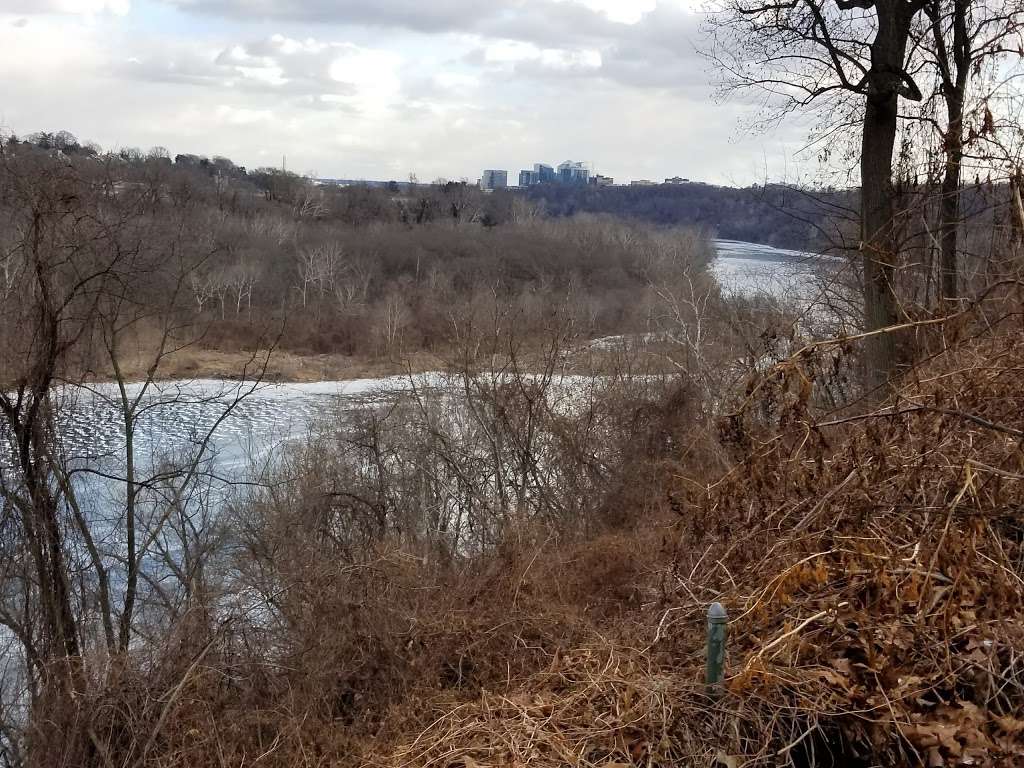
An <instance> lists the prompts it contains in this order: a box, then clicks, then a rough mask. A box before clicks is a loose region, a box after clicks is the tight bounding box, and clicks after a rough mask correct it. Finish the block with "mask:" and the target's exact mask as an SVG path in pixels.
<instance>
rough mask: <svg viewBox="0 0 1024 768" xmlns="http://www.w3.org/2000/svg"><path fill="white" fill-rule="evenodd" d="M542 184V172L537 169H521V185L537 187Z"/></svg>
mask: <svg viewBox="0 0 1024 768" xmlns="http://www.w3.org/2000/svg"><path fill="white" fill-rule="evenodd" d="M538 184H540V174H539V173H538V172H537V171H520V172H519V186H520V187H535V186H537V185H538Z"/></svg>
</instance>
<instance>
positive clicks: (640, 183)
mask: <svg viewBox="0 0 1024 768" xmlns="http://www.w3.org/2000/svg"><path fill="white" fill-rule="evenodd" d="M629 186H631V187H656V186H658V182H656V181H650V180H649V179H637V180H636V181H631V182H629Z"/></svg>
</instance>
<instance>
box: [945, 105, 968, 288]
mask: <svg viewBox="0 0 1024 768" xmlns="http://www.w3.org/2000/svg"><path fill="white" fill-rule="evenodd" d="M946 105H947V110H948V113H949V127H948V128H947V134H946V171H945V175H944V176H943V179H942V201H941V203H940V206H939V232H940V247H941V249H942V259H941V271H942V298H944V299H956V298H958V297H959V295H960V287H959V266H958V264H957V246H958V245H959V233H960V182H961V168H962V163H963V157H964V137H963V111H964V107H963V98H962V97H961V95H960V94H948V95H947V96H946Z"/></svg>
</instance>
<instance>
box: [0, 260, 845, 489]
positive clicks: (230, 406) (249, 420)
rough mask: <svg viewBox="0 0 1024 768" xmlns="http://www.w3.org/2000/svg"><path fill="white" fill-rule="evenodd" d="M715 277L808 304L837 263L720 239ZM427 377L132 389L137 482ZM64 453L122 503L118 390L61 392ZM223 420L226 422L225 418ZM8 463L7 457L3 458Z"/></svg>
mask: <svg viewBox="0 0 1024 768" xmlns="http://www.w3.org/2000/svg"><path fill="white" fill-rule="evenodd" d="M716 245H717V247H718V251H719V257H718V259H717V260H716V261H715V263H714V265H713V272H714V274H715V275H716V277H717V278H718V280H719V281H720V282H721V284H722V286H723V288H724V289H725V290H726V291H735V292H738V293H740V294H747V295H749V294H753V293H758V292H767V293H768V294H770V295H774V296H776V297H780V298H787V299H795V300H798V301H800V300H804V301H810V296H811V295H812V294H814V293H815V291H817V288H818V283H817V275H819V274H820V272H821V270H822V268H823V266H825V267H831V268H833V269H834V266H835V265H834V260H828V259H824V258H822V257H815V256H812V255H809V254H804V253H798V252H795V251H783V250H778V249H775V248H771V247H769V246H763V245H755V244H750V243H739V242H735V241H727V240H721V241H718V242H717V243H716ZM621 341H622V337H609V338H607V339H599V340H596V341H594V342H591V344H590V346H591V348H598V347H601V346H614V345H617V344H619V343H620V342H621ZM437 383H438V377H437V376H436V375H431V374H425V375H422V376H419V377H415V378H414V379H413V380H410V379H409V378H408V377H407V376H396V377H390V378H376V379H358V380H352V381H334V382H319V383H315V384H259V385H253V384H251V383H249V384H240V383H237V382H224V381H216V380H193V381H178V382H156V383H154V384H152V385H150V386H149V387H148V388H147V389H146V390H145V391H143V390H142V387H141V385H138V384H135V385H130V386H129V387H128V391H127V394H128V397H129V398H132V399H134V398H136V397H139V396H140V394H141V395H142V397H141V400H140V406H139V409H138V411H139V416H138V418H137V420H136V423H135V451H134V453H135V459H136V463H137V466H138V468H139V472H140V475H141V476H152V475H155V474H159V473H160V472H161V471H162V467H165V466H167V465H168V464H170V463H175V464H178V465H180V464H182V463H185V464H187V463H189V462H190V461H191V460H192V459H194V457H196V456H197V455H199V454H200V453H202V454H203V456H204V457H205V462H204V464H203V466H202V474H203V476H204V477H205V478H207V480H208V481H209V483H210V484H211V485H213V486H218V487H221V488H224V487H227V486H229V485H230V484H231V482H232V481H233V480H237V479H238V478H241V477H244V476H248V475H251V474H252V470H253V469H254V467H253V462H254V461H259V460H264V461H265V460H267V457H269V456H272V455H273V454H274V453H275V452H276V451H277V450H278V449H279V448H280V447H282V446H284V445H288V444H291V443H295V442H301V441H302V440H304V439H305V438H306V436H307V435H308V433H309V428H310V426H311V424H312V423H313V421H314V420H315V419H317V418H322V417H325V416H328V415H332V414H343V413H346V412H349V413H351V412H352V411H353V410H356V409H359V408H364V407H367V406H369V405H372V404H374V403H378V402H380V401H381V399H382V398H385V397H387V396H388V395H389V394H394V393H396V392H400V391H404V390H408V389H409V388H410V387H412V386H416V387H418V388H430V387H431V386H436V385H437ZM59 399H60V401H61V402H62V403H63V405H64V407H63V408H62V412H63V413H64V414H66V415H65V416H64V417H63V424H62V432H63V436H64V446H63V449H64V451H65V452H66V454H67V457H68V459H69V460H70V462H71V464H72V466H74V467H76V468H79V469H81V470H84V471H83V472H82V473H81V477H82V478H84V480H83V483H84V484H85V485H86V486H87V488H88V495H89V496H90V498H91V499H92V500H94V501H95V500H98V499H99V498H101V497H102V498H104V499H106V500H107V501H106V503H105V504H104V506H107V505H109V506H115V507H116V506H118V504H117V501H118V499H117V497H118V495H119V494H123V492H124V482H123V481H122V482H120V483H119V482H118V478H121V477H123V473H124V468H123V467H124V449H125V438H124V429H123V424H122V419H121V414H120V401H119V392H118V390H117V388H116V387H115V386H114V385H110V384H99V385H93V386H90V387H79V388H71V387H68V388H65V389H64V390H62V391H61V392H60V393H59ZM225 413H227V415H225ZM0 464H2V460H0Z"/></svg>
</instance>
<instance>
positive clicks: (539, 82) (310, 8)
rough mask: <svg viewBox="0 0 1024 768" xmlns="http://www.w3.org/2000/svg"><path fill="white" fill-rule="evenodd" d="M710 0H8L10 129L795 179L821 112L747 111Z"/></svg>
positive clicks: (238, 158) (333, 160)
mask: <svg viewBox="0 0 1024 768" xmlns="http://www.w3.org/2000/svg"><path fill="white" fill-rule="evenodd" d="M698 1H699V0H0V77H2V88H0V127H2V128H3V129H4V130H6V131H12V132H14V133H16V134H21V135H25V134H28V133H31V132H33V131H38V130H50V131H58V130H68V131H70V132H71V133H73V134H75V136H77V137H78V138H79V139H80V140H82V141H86V140H90V141H95V142H97V143H99V144H100V145H101V146H103V147H104V148H107V149H116V148H122V147H139V148H141V149H143V150H146V149H148V148H150V147H153V146H162V147H166V148H167V149H169V150H170V151H171V153H172V155H173V154H177V153H179V152H189V153H194V154H200V155H208V156H213V155H222V156H225V157H229V158H231V159H232V160H234V161H235V162H236V163H238V164H240V165H245V166H247V167H257V166H268V165H269V166H280V165H281V164H282V162H284V158H285V157H286V158H287V166H288V169H289V170H292V171H296V172H300V173H310V174H313V175H316V176H319V177H330V178H349V179H378V180H389V179H398V180H404V179H407V178H409V176H410V174H415V175H416V176H417V178H419V179H420V180H421V181H431V180H434V179H437V178H447V179H463V178H465V179H469V180H476V179H478V178H479V177H480V174H481V171H482V170H483V169H485V168H494V169H504V170H508V171H509V172H510V181H512V182H513V183H514V182H515V181H516V180H517V179H518V172H519V170H521V169H523V168H531V167H532V166H533V164H534V163H537V162H545V163H548V164H551V165H556V164H558V163H560V162H562V161H564V160H576V161H584V162H587V163H589V164H590V165H591V167H592V169H593V170H594V171H595V172H597V173H602V174H605V175H608V176H613V177H615V178H616V180H617V181H629V180H635V179H655V180H662V179H664V178H666V177H671V176H682V177H684V178H690V179H693V180H700V181H706V182H709V183H716V184H730V185H747V184H752V183H761V182H764V181H766V180H794V179H795V178H797V177H800V176H801V175H803V172H804V168H803V167H802V166H803V165H806V163H807V159H806V158H804V157H803V156H802V155H801V153H800V152H799V150H800V149H801V147H802V146H803V141H802V140H803V138H804V136H805V135H806V130H805V129H802V128H801V127H800V126H798V125H795V124H783V125H782V126H779V127H776V128H773V129H771V130H768V131H763V130H762V131H757V132H753V131H751V130H749V129H748V128H746V126H747V125H749V123H750V118H751V117H752V115H753V114H754V112H755V111H756V109H757V102H756V97H754V96H753V95H752V96H751V97H750V98H748V99H746V100H744V99H742V98H741V99H735V98H734V99H731V100H728V101H724V102H723V101H721V100H719V99H718V98H716V88H715V86H714V84H713V83H714V81H715V74H714V72H713V71H711V69H710V66H709V64H708V62H707V61H706V60H705V59H704V58H703V57H702V56H701V55H700V54H699V53H698V49H699V48H700V45H701V39H702V38H701V31H700V26H701V15H700V13H699V11H698V10H696V5H695V4H696V3H697V2H698Z"/></svg>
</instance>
